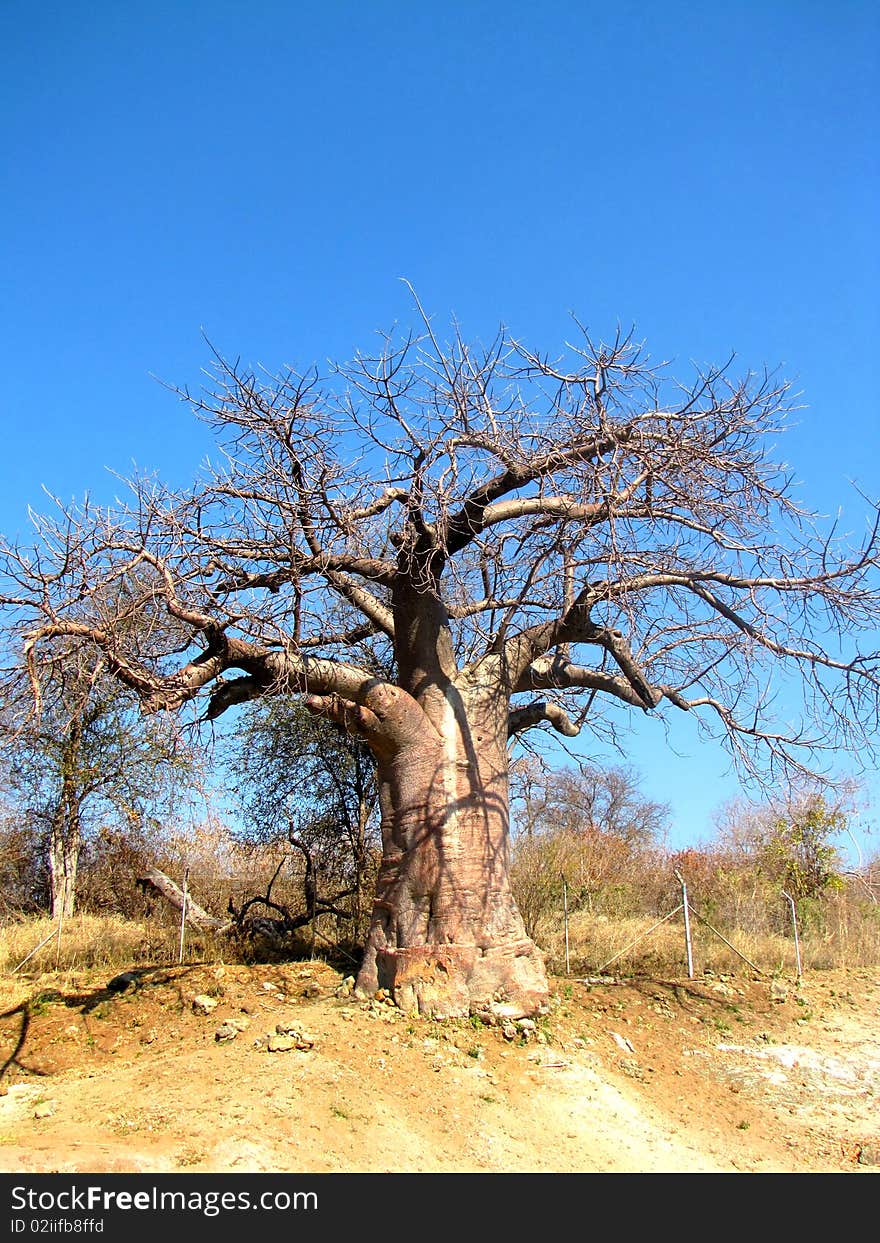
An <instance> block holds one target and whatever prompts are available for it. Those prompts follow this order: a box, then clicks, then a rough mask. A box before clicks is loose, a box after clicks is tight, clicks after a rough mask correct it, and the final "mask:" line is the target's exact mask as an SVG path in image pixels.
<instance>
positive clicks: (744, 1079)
mask: <svg viewBox="0 0 880 1243" xmlns="http://www.w3.org/2000/svg"><path fill="white" fill-rule="evenodd" d="M108 983H109V980H108V977H107V976H106V975H104V976H98V975H96V974H94V973H83V974H79V975H71V974H67V975H64V976H61V977H55V976H51V975H50V976H41V977H31V978H28V979H22V978H20V977H18V976H7V977H5V978H3V979H0V1009H2V1011H3V1012H4V1013H3V1017H2V1020H0V1039H2V1062H5V1063H6V1065H5V1070H4V1073H3V1077H2V1080H0V1170H2V1171H4V1172H31V1173H36V1172H49V1171H63V1172H108V1171H116V1172H159V1171H162V1172H168V1171H179V1170H188V1171H197V1172H198V1171H241V1172H245V1171H248V1172H249V1171H290V1172H302V1173H312V1172H321V1171H346V1172H355V1171H360V1172H374V1173H379V1172H385V1171H395V1172H396V1171H430V1172H444V1171H474V1172H479V1171H534V1172H541V1171H544V1172H557V1173H571V1172H575V1171H579V1172H598V1171H609V1172H632V1171H644V1172H657V1173H671V1172H678V1171H682V1172H697V1171H706V1172H709V1171H727V1172H735V1171H743V1172H748V1171H776V1172H795V1171H803V1172H816V1171H827V1172H831V1171H835V1172H839V1171H849V1172H852V1173H856V1174H865V1173H870V1172H872V1171H874V1172H876V1171H878V1170H880V1109H878V1093H880V1022H878V1018H880V974H878V972H876V971H864V970H859V971H852V972H848V973H842V972H827V973H826V972H822V973H815V974H811V975H810V976H808V977H807V978H806V979H805V980H804V981H803V982H802V984H801V985H800V986H797V985H796V982H794V981H792V980H788V981H775V982H774V981H771V980H768V979H767V978H758V977H757V976H754V975H748V974H744V975H742V976H723V977H716V976H710V975H705V976H700V977H699V978H697V979H695V980H688V979H686V978H685V979H661V978H626V979H616V978H612V977H603V978H601V979H595V980H586V981H584V980H574V979H572V980H565V979H556V980H554V982H553V983H554V990H555V991H554V1000H553V1005H552V1007H551V1010H550V1013H549V1014H548V1015H547V1016H546V1017H545V1018H542V1019H540V1020H538V1021H537V1022H536V1023H534V1024H529V1023H525V1024H519V1025H512V1024H507V1025H506V1026H505V1025H501V1026H492V1027H487V1026H484V1025H483V1024H482V1023H479V1022H477V1021H472V1022H456V1023H447V1024H436V1023H431V1022H429V1021H425V1020H420V1019H413V1018H410V1017H407V1016H405V1015H403V1014H401V1013H400V1012H399V1011H398V1010H396V1009H395V1008H394V1007H393V1006H392V1005H390V1004H388V1003H386V1002H385V1001H383V1000H378V1001H372V1002H367V1003H364V1002H359V1001H357V1000H356V999H355V998H353V997H352V996H350V995H345V994H346V993H347V991H348V990H347V989H346V987H345V986H344V984H343V980H342V977H341V976H340V974H339V973H337V972H336V971H334V970H333V969H332V968H331V967H329V966H328V965H326V964H324V963H321V962H301V963H291V964H284V965H272V966H260V965H256V966H239V965H226V966H217V965H214V964H212V965H210V966H207V965H206V966H184V967H180V968H157V969H151V970H144V971H140V972H137V973H135V974H134V977H133V979H132V981H131V982H129V984H128V987H126V988H124V989H121V990H118V991H117V990H116V989H113V990H111V989H109V988H108V987H107V985H108ZM2 1062H0V1064H2Z"/></svg>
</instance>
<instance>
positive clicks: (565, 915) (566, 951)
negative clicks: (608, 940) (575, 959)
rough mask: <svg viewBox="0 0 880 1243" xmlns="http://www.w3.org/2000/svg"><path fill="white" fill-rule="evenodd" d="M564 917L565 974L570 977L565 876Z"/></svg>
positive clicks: (563, 887) (563, 882) (563, 892)
mask: <svg viewBox="0 0 880 1243" xmlns="http://www.w3.org/2000/svg"><path fill="white" fill-rule="evenodd" d="M562 917H563V921H564V923H565V974H566V975H568V973H569V962H568V887H567V885H566V883H565V877H564V876H563V878H562Z"/></svg>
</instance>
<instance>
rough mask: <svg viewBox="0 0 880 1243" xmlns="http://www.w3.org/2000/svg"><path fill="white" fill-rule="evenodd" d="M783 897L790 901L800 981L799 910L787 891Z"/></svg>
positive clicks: (801, 973)
mask: <svg viewBox="0 0 880 1243" xmlns="http://www.w3.org/2000/svg"><path fill="white" fill-rule="evenodd" d="M782 896H783V898H787V899H788V903H789V906H790V907H791V926H792V928H793V929H794V956H795V959H796V961H797V976H798V979H801V977H802V976H803V970H802V968H801V942H800V937H799V936H798V922H797V908H796V906H795V904H794V898H793V897H792V896H791V894H790V893H787V892H786V890H785V889H783V891H782Z"/></svg>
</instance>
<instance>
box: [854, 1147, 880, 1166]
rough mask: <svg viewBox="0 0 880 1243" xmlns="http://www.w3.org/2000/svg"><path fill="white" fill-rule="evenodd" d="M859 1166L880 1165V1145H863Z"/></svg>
mask: <svg viewBox="0 0 880 1243" xmlns="http://www.w3.org/2000/svg"><path fill="white" fill-rule="evenodd" d="M859 1165H880V1144H862V1147H861V1149H860V1151H859Z"/></svg>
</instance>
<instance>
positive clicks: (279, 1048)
mask: <svg viewBox="0 0 880 1243" xmlns="http://www.w3.org/2000/svg"><path fill="white" fill-rule="evenodd" d="M266 1048H267V1049H268V1051H269V1052H270V1053H289V1052H290V1050H291V1049H295V1048H296V1041H295V1040H294V1039H293V1038H292V1037H291V1036H269V1037H268V1038H267V1040H266Z"/></svg>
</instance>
